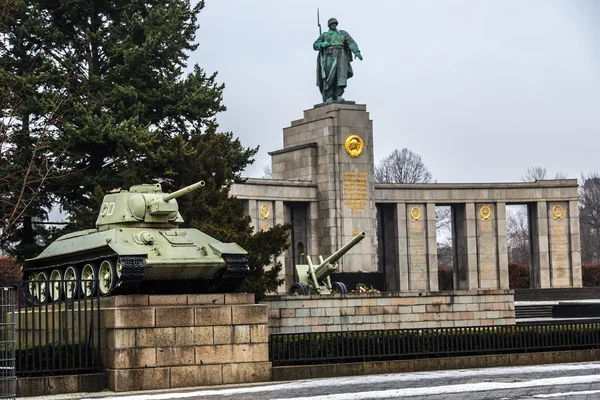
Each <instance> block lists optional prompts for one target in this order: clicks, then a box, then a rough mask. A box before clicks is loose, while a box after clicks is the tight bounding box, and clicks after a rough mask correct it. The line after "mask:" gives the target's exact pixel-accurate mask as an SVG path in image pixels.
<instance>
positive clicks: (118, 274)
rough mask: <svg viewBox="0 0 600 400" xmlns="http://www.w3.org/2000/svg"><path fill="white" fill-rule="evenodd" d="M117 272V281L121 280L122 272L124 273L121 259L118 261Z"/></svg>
mask: <svg viewBox="0 0 600 400" xmlns="http://www.w3.org/2000/svg"><path fill="white" fill-rule="evenodd" d="M115 271H116V272H117V279H121V272H122V271H123V265H122V264H121V260H119V259H117V264H116V266H115Z"/></svg>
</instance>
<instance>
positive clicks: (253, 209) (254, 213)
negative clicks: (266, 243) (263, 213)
mask: <svg viewBox="0 0 600 400" xmlns="http://www.w3.org/2000/svg"><path fill="white" fill-rule="evenodd" d="M257 202H258V201H257V200H254V199H252V200H248V215H249V216H250V218H251V220H252V222H251V224H252V231H253V233H256V232H258V207H257V206H256V203H257Z"/></svg>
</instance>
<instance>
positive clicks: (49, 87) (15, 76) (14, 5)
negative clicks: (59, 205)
mask: <svg viewBox="0 0 600 400" xmlns="http://www.w3.org/2000/svg"><path fill="white" fill-rule="evenodd" d="M38 16H39V14H38V10H36V9H35V7H34V6H33V5H32V4H31V3H30V2H20V1H7V2H6V3H4V5H3V6H0V66H1V68H0V150H1V151H0V189H1V193H2V199H1V200H2V217H1V221H2V223H1V226H0V230H1V233H0V246H2V248H3V249H5V250H8V251H12V252H13V253H16V254H17V256H19V258H23V257H24V256H25V255H27V254H31V253H35V252H37V251H39V248H40V246H39V243H38V241H37V237H36V236H37V234H36V233H37V232H39V231H43V229H40V226H36V225H34V221H35V220H43V219H44V218H45V217H46V213H47V211H48V210H49V208H50V207H51V204H52V202H51V198H50V196H49V195H48V192H47V190H46V189H47V187H48V184H49V183H50V182H51V181H52V179H54V178H56V177H57V176H58V175H60V171H59V169H58V168H57V161H58V160H59V159H60V158H61V156H62V155H63V152H62V151H61V150H60V149H58V148H56V147H54V140H53V139H54V135H55V134H56V122H57V121H58V120H60V119H61V118H62V113H63V112H64V109H65V107H67V106H68V97H67V96H66V95H65V92H64V90H62V86H61V82H60V77H59V75H58V74H57V68H56V66H55V65H54V64H53V63H52V62H51V60H50V59H49V58H48V57H47V56H46V54H45V52H44V51H43V49H42V48H41V47H40V46H39V45H38V44H37V43H36V42H35V41H33V40H31V38H32V36H34V35H37V34H39V33H40V29H41V26H40V23H39V18H38ZM36 231H37V232H36ZM14 244H17V246H16V248H15V247H14V246H13V245H14Z"/></svg>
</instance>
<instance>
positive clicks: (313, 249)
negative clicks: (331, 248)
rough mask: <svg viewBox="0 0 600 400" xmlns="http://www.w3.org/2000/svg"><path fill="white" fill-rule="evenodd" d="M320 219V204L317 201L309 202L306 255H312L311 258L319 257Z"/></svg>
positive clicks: (316, 258)
mask: <svg viewBox="0 0 600 400" xmlns="http://www.w3.org/2000/svg"><path fill="white" fill-rule="evenodd" d="M318 220H319V206H318V204H317V203H316V202H310V203H309V204H308V228H307V231H306V236H307V242H308V243H307V247H306V255H309V256H311V260H318V259H319V254H318V253H319V235H318V232H317V222H318Z"/></svg>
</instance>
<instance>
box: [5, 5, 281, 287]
mask: <svg viewBox="0 0 600 400" xmlns="http://www.w3.org/2000/svg"><path fill="white" fill-rule="evenodd" d="M25 3H26V6H23V7H22V9H20V12H21V14H20V15H19V16H18V18H15V19H14V20H13V21H12V25H10V26H8V25H7V29H8V30H9V31H11V32H17V31H19V34H18V35H17V34H16V33H15V34H13V35H12V36H13V37H12V39H11V40H13V42H14V43H18V40H22V42H23V43H26V44H27V46H29V48H30V54H29V55H28V57H30V58H35V57H36V55H39V57H41V59H43V61H44V64H43V65H44V68H45V69H41V70H43V71H44V74H41V73H36V74H34V75H35V76H36V77H37V79H38V80H37V81H36V84H37V86H35V87H34V86H32V88H31V89H30V90H29V96H28V98H31V99H32V100H33V99H34V98H35V95H36V94H39V93H43V94H44V96H49V97H50V98H53V99H54V102H52V101H48V100H45V101H44V102H43V104H45V105H46V108H40V107H38V109H36V110H35V113H30V114H35V115H36V116H39V118H41V119H45V120H48V121H51V122H52V135H50V136H49V138H50V139H51V144H52V146H49V147H48V149H49V150H48V152H47V154H45V155H44V156H43V157H42V158H43V159H46V160H54V161H55V164H53V165H55V166H57V168H58V171H60V172H61V173H62V174H65V175H66V178H65V179H60V180H53V181H49V182H47V183H49V184H46V185H44V190H45V193H47V194H50V193H51V194H52V196H50V195H46V196H43V197H42V198H44V199H45V200H44V201H46V203H43V204H41V206H40V210H47V209H48V207H50V205H51V204H49V199H56V201H58V203H59V204H60V206H61V207H62V209H63V210H64V211H65V212H66V213H67V214H68V219H69V222H70V225H69V226H68V227H67V228H66V229H65V230H63V231H62V232H61V233H66V232H67V231H72V230H79V229H87V228H90V227H92V226H93V224H94V222H95V219H96V216H97V212H98V209H99V206H100V202H101V200H102V197H103V195H104V193H106V192H107V191H109V190H111V189H114V188H119V187H122V188H128V187H129V186H131V185H132V184H136V183H141V182H150V181H151V180H152V179H158V180H160V181H161V182H162V183H163V188H164V189H166V190H173V189H177V188H179V187H182V186H185V185H188V184H191V183H194V182H196V181H198V180H201V179H202V180H204V181H206V183H207V185H206V186H205V187H204V188H203V189H202V190H200V191H198V192H195V194H194V195H189V196H184V197H183V198H181V199H180V211H181V213H182V215H183V216H184V218H185V219H186V221H187V222H186V224H187V225H189V226H195V227H198V228H200V229H202V230H205V231H207V233H208V234H211V235H213V236H215V237H216V238H217V239H219V240H223V241H236V242H238V243H239V244H240V245H242V246H244V245H245V244H248V245H250V244H252V240H253V239H252V238H253V237H254V236H253V235H252V231H251V228H250V226H249V222H250V220H249V218H247V217H245V216H244V213H243V210H242V208H241V206H240V204H239V203H238V202H237V201H236V200H235V199H231V198H229V188H230V186H231V184H232V183H235V182H240V181H241V176H240V174H241V172H242V171H243V170H244V168H245V167H246V166H247V165H249V164H250V163H252V162H253V161H254V160H253V157H254V155H255V154H256V151H257V150H258V149H252V148H245V147H243V146H242V145H241V143H240V142H239V140H237V139H235V138H234V137H233V135H232V134H231V133H220V132H217V124H216V121H215V115H216V114H217V113H218V112H221V111H224V110H225V107H224V105H223V104H222V91H223V88H224V85H223V84H219V83H217V81H216V74H207V73H206V72H205V71H203V70H202V69H201V68H200V67H199V66H197V65H196V66H194V67H193V69H192V71H191V72H190V73H188V74H187V75H186V74H184V72H183V71H184V68H185V67H186V61H187V57H188V54H189V53H190V52H192V51H194V50H196V48H197V46H198V45H197V44H196V43H195V32H196V30H197V29H198V23H197V16H198V14H199V13H200V12H201V10H202V9H203V8H204V2H203V1H200V2H198V3H197V4H196V5H195V6H192V5H191V3H190V1H189V0H160V1H158V0H144V1H141V0H133V1H131V0H100V1H87V0H86V1H83V0H38V1H36V2H25ZM25 3H24V4H25ZM22 21H30V22H29V23H28V24H21V22H22ZM13 49H17V46H13ZM34 50H35V53H34ZM15 54H16V53H15ZM17 58H18V57H15V59H17ZM14 68H15V70H17V65H16V63H15V67H14ZM18 68H20V70H21V71H25V68H24V66H22V65H21V66H18ZM12 72H13V71H9V70H4V71H3V75H2V77H3V78H5V77H6V76H10V74H11V73H12ZM2 84H3V88H4V89H6V88H7V87H8V86H7V85H4V82H2ZM5 92H10V90H8V89H7V90H5ZM56 95H60V96H62V97H59V98H58V100H59V103H60V104H61V108H60V118H56V117H55V116H56V114H53V113H52V112H50V111H49V108H48V107H49V105H53V104H56V103H57V101H56ZM52 96H54V97H52ZM42 99H43V97H40V99H39V101H40V102H42ZM64 99H67V100H68V101H63V100H64ZM36 101H38V100H36ZM13 113H14V110H13ZM22 118H23V117H22V116H20V117H19V119H20V120H22ZM30 139H31V138H30ZM25 147H27V148H29V149H31V148H32V142H31V140H30V141H29V142H28V144H27V145H25ZM56 149H66V152H62V151H56ZM41 217H43V215H41ZM268 234H269V235H274V236H276V237H273V238H271V240H270V242H271V246H270V247H269V249H266V248H263V249H262V250H263V251H268V253H265V254H266V255H265V256H263V255H260V256H259V255H251V262H252V268H253V276H254V277H256V278H257V279H258V280H259V281H262V282H263V284H260V286H261V287H262V288H263V289H261V290H262V291H264V290H273V289H274V288H275V287H276V284H277V282H276V275H277V272H278V270H277V267H276V268H275V269H273V270H271V272H269V273H265V272H264V270H263V267H264V265H266V264H267V263H268V262H269V261H270V258H271V256H272V255H277V254H278V253H280V252H281V251H282V250H283V248H284V247H285V243H286V241H287V233H286V227H277V228H276V229H275V230H274V231H273V232H270V233H268ZM264 235H267V234H266V233H261V234H260V236H264ZM261 254H262V253H261ZM28 255H29V256H32V255H35V254H28ZM279 268H280V266H279ZM274 276H275V278H274ZM269 280H270V281H269ZM266 281H269V283H265V282H266ZM265 285H266V286H265ZM269 285H270V286H269ZM274 285H275V286H274ZM251 286H252V285H251ZM265 288H266V289H265ZM258 292H260V290H259V291H258ZM259 295H260V293H259Z"/></svg>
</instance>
